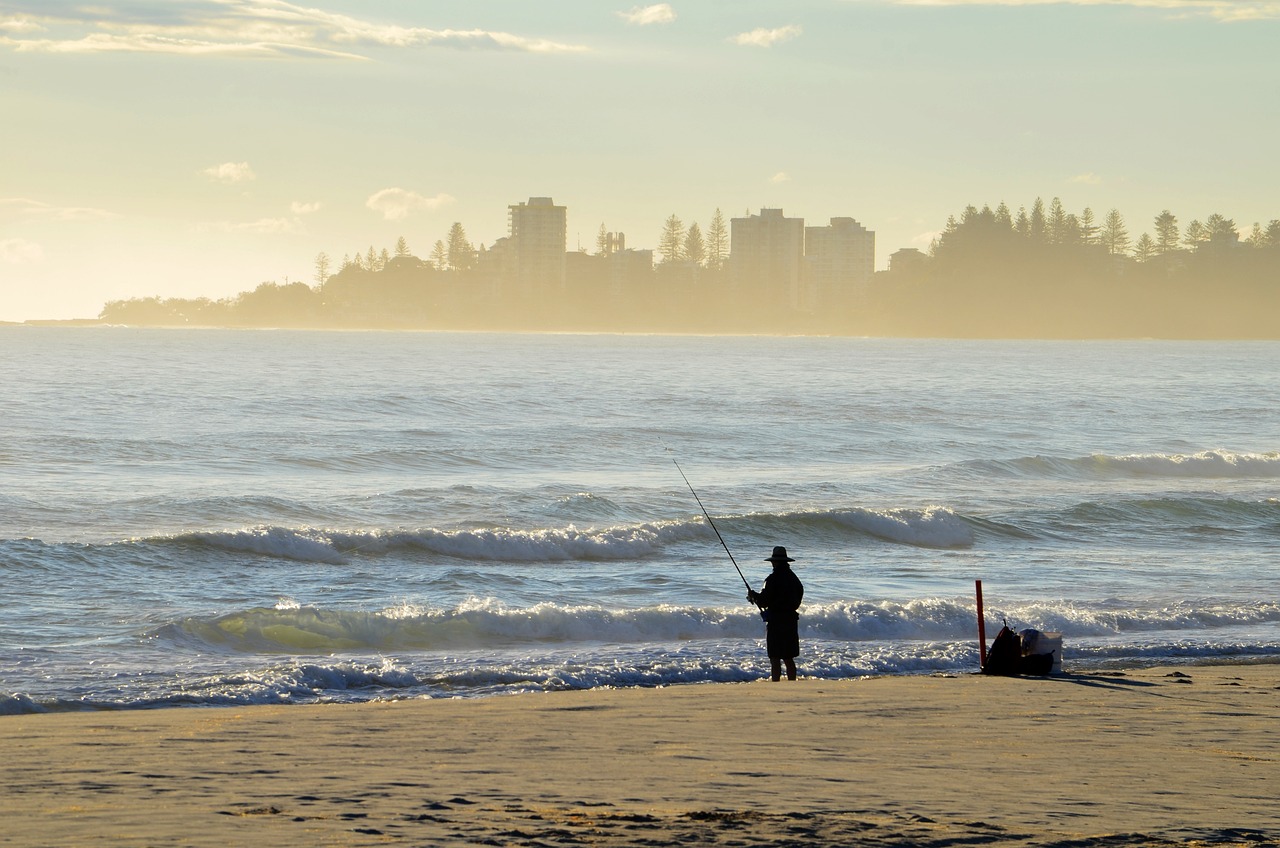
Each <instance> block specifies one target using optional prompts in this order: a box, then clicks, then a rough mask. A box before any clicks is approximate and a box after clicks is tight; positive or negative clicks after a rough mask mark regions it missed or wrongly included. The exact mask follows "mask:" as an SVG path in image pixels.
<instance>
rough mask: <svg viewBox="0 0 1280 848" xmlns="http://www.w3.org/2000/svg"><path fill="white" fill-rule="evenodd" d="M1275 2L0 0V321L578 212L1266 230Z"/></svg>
mask: <svg viewBox="0 0 1280 848" xmlns="http://www.w3.org/2000/svg"><path fill="white" fill-rule="evenodd" d="M1277 46H1280V0H990V2H987V0H767V1H766V0H673V2H670V3H658V4H648V3H640V4H631V3H628V2H611V0H546V2H542V3H533V2H529V0H380V2H377V3H369V2H354V0H311V2H306V0H303V2H298V3H294V2H285V1H284V0H123V2H120V1H118V0H117V2H111V3H109V4H107V3H77V2H63V0H0V320H8V321H22V320H31V319H54V318H80V317H94V316H96V315H97V314H98V312H99V311H100V310H101V308H102V306H103V304H104V303H105V302H107V301H108V300H114V299H121V298H132V297H147V296H161V297H210V298H214V299H217V298H222V297H229V296H233V295H235V294H236V293H238V292H241V291H247V290H251V289H253V288H255V287H256V286H257V285H258V284H259V283H261V282H265V281H273V282H278V283H285V282H298V281H301V282H306V283H309V284H312V283H314V282H315V274H316V261H315V260H316V256H317V255H318V254H319V253H321V252H324V253H327V254H328V255H329V256H330V257H332V259H333V262H334V265H335V267H336V265H337V264H339V263H340V261H341V258H342V257H343V256H344V255H348V254H355V253H357V252H359V253H362V254H363V253H365V252H367V250H368V248H369V247H373V248H375V250H376V251H378V252H380V251H381V250H382V249H384V248H386V249H388V250H394V248H395V244H396V241H397V239H398V238H400V237H403V238H404V239H405V240H406V242H407V243H408V245H409V248H410V250H411V251H412V252H413V253H414V254H416V255H418V256H420V257H424V258H425V257H427V256H429V254H430V252H431V248H432V245H434V243H435V242H436V240H438V239H444V238H445V237H446V235H447V233H448V231H449V228H450V226H451V225H452V224H453V223H454V222H460V223H461V224H462V225H463V227H464V228H465V230H466V232H467V235H468V237H469V238H470V239H471V241H473V242H474V243H476V244H477V245H479V244H484V245H486V246H487V245H492V244H493V242H494V241H495V240H496V239H498V238H500V237H502V236H505V235H506V234H507V207H508V206H509V205H511V204H514V203H519V202H521V201H526V200H528V198H530V197H535V196H536V197H552V198H554V200H555V202H556V203H557V204H561V205H564V206H566V207H567V208H568V234H569V235H568V240H569V244H568V249H570V250H573V249H576V248H578V247H579V246H581V247H583V248H586V249H588V250H594V249H595V238H596V233H597V232H598V231H599V229H600V226H601V225H602V224H603V225H605V226H606V227H607V229H608V230H610V231H614V232H623V233H625V234H626V238H627V245H628V246H629V247H636V248H653V247H656V245H657V242H658V236H659V233H660V232H661V229H662V225H663V222H664V221H665V220H666V219H667V218H668V217H669V216H671V215H673V214H674V215H676V216H678V217H679V218H680V219H681V220H682V221H683V222H684V223H685V224H686V225H687V224H689V223H693V222H697V223H698V224H699V225H700V226H701V227H702V229H703V230H704V232H705V230H706V229H707V226H708V222H709V221H710V219H711V217H712V215H713V214H714V212H715V211H716V210H717V209H720V210H721V211H722V212H723V214H724V216H725V218H726V219H728V218H732V217H739V216H743V215H745V214H747V213H748V212H752V213H758V212H759V210H760V209H761V208H764V207H769V208H782V209H783V210H784V212H785V214H787V215H788V216H789V217H801V218H804V219H805V220H806V223H808V224H811V225H812V224H825V223H827V222H828V220H829V219H830V218H832V217H837V216H849V217H853V218H856V219H857V220H858V221H859V222H860V223H862V224H863V225H864V226H866V227H867V228H868V229H871V230H873V231H875V233H876V264H877V267H879V268H883V267H885V266H886V264H887V261H888V257H889V254H891V253H892V252H893V251H895V250H898V249H900V248H904V247H915V248H919V249H922V250H924V249H927V248H928V246H929V243H930V241H931V240H932V238H933V236H934V234H936V233H937V232H938V231H940V230H941V229H942V228H943V227H944V226H945V224H946V220H947V217H948V216H950V215H956V216H959V215H960V214H961V213H962V212H963V210H964V208H965V206H967V205H970V204H973V205H975V206H978V207H981V206H982V205H984V204H990V205H991V206H992V207H995V206H996V205H997V204H999V203H1000V202H1002V201H1003V202H1005V203H1006V204H1008V205H1009V207H1010V208H1011V209H1012V210H1013V211H1014V213H1015V214H1016V212H1017V210H1018V208H1019V207H1020V206H1025V207H1027V208H1028V209H1029V208H1030V207H1031V205H1032V204H1033V203H1034V201H1035V199H1036V198H1037V197H1039V198H1043V199H1044V201H1045V203H1046V205H1047V204H1048V203H1049V202H1050V200H1051V199H1052V198H1054V197H1058V198H1061V200H1062V203H1063V204H1064V206H1065V207H1066V208H1067V210H1068V211H1071V212H1076V213H1079V212H1080V211H1082V210H1083V209H1084V208H1085V207H1089V208H1091V209H1092V210H1093V211H1094V214H1095V216H1096V217H1097V218H1099V219H1101V218H1103V217H1104V216H1105V214H1106V212H1108V211H1109V210H1111V209H1113V208H1114V209H1118V210H1119V211H1120V212H1121V213H1122V214H1123V215H1124V217H1125V221H1126V223H1127V225H1128V229H1129V231H1130V234H1131V235H1132V236H1133V237H1134V238H1135V239H1136V237H1137V236H1138V235H1140V234H1141V233H1142V232H1146V231H1150V230H1151V229H1152V227H1151V221H1152V219H1153V218H1154V217H1155V216H1156V215H1157V214H1159V213H1160V212H1161V211H1162V210H1164V209H1169V210H1172V211H1173V212H1174V213H1175V214H1176V215H1177V216H1178V218H1179V221H1180V222H1181V223H1183V224H1184V225H1185V224H1186V223H1189V222H1190V221H1191V220H1192V219H1199V220H1203V219H1204V218H1206V217H1207V216H1208V215H1210V214H1212V213H1219V214H1222V215H1225V216H1226V217H1228V218H1231V219H1233V220H1234V221H1235V222H1236V223H1237V225H1238V226H1239V227H1240V229H1241V232H1242V235H1248V233H1249V230H1250V229H1251V227H1252V225H1253V223H1254V222H1255V221H1256V222H1261V223H1263V224H1264V225H1265V224H1266V223H1267V222H1268V221H1270V220H1272V219H1276V218H1280V168H1278V167H1277V166H1276V164H1275V161H1274V154H1275V151H1276V150H1278V149H1280V108H1278V107H1277V104H1278V103H1280V58H1277V56H1280V52H1278V51H1277Z"/></svg>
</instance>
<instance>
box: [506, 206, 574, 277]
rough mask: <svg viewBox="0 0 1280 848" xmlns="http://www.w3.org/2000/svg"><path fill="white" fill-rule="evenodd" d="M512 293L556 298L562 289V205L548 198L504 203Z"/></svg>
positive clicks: (563, 235)
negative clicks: (505, 205)
mask: <svg viewBox="0 0 1280 848" xmlns="http://www.w3.org/2000/svg"><path fill="white" fill-rule="evenodd" d="M507 209H508V215H507V219H508V226H509V230H510V233H511V235H510V239H511V254H512V269H511V273H512V274H513V275H514V280H513V281H512V282H513V283H514V292H513V293H514V294H517V295H519V296H521V297H527V298H532V299H539V298H544V297H560V296H562V295H563V294H564V288H565V260H564V254H565V243H566V232H567V216H566V214H565V207H563V206H556V205H555V203H554V202H552V200H551V198H549V197H531V198H529V202H528V203H518V204H515V205H513V206H508V207H507Z"/></svg>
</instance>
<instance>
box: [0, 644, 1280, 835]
mask: <svg viewBox="0 0 1280 848" xmlns="http://www.w3.org/2000/svg"><path fill="white" fill-rule="evenodd" d="M1277 708H1280V664H1276V663H1267V662H1260V663H1244V664H1202V665H1179V666H1159V667H1151V668H1139V669H1129V670H1125V671H1095V672H1089V673H1082V674H1072V673H1066V674H1062V675H1053V676H1050V677H1045V678H1039V677H1034V678H1033V677H1015V678H997V677H983V676H982V675H978V674H976V673H975V674H962V675H937V676H923V675H897V676H886V677H870V678H862V679H858V680H848V681H828V680H815V679H804V678H802V679H801V680H800V681H798V682H796V683H787V682H785V681H784V682H782V683H778V684H772V683H769V682H767V681H758V682H753V683H745V684H690V685H686V686H672V687H665V688H656V689H595V690H575V691H564V692H554V693H532V694H521V695H512V696H506V697H496V696H495V697H492V698H477V699H448V700H443V699H434V700H427V699H417V700H402V701H381V702H367V703H359V704H317V705H263V706H251V707H218V708H210V709H174V708H166V709H157V710H125V711H111V712H87V713H85V712H74V713H69V712H59V713H44V714H30V713H28V714H21V715H14V716H6V717H0V756H4V757H5V761H6V763H7V768H6V769H5V772H4V777H3V792H0V812H3V815H4V820H5V822H6V825H7V828H6V830H7V839H8V842H7V844H15V845H48V844H64V845H65V844H83V843H85V842H90V841H112V842H123V843H125V844H162V843H164V844H184V845H226V844H277V845H312V844H342V845H379V844H388V843H395V842H399V841H400V840H406V841H405V842H404V843H402V844H432V845H445V844H450V845H452V844H456V845H464V844H477V843H486V842H487V843H490V844H511V845H524V844H529V845H577V844H597V843H607V844H611V845H685V844H691V843H692V844H710V845H717V844H726V845H727V844H735V845H790V844H797V843H800V844H805V843H808V844H842V845H863V844H866V845H870V844H884V843H885V842H889V843H890V844H893V843H898V844H913V845H931V844H933V845H943V844H956V843H964V842H980V843H982V844H986V845H996V846H1001V845H1010V846H1012V845H1031V844H1036V845H1041V844H1054V843H1065V842H1071V844H1073V845H1077V846H1083V845H1093V844H1096V845H1104V844H1105V845H1107V846H1113V845H1139V844H1141V845H1152V844H1190V843H1193V842H1200V841H1217V842H1222V841H1226V842H1237V843H1244V842H1248V843H1249V844H1251V845H1280V812H1276V811H1275V810H1274V807H1275V805H1274V803H1273V797H1272V796H1273V795H1274V786H1275V785H1277V784H1276V781H1277V780H1278V779H1280V735H1278V734H1276V733H1275V732H1274V722H1275V716H1276V715H1277V714H1280V710H1278V709H1277Z"/></svg>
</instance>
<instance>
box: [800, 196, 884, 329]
mask: <svg viewBox="0 0 1280 848" xmlns="http://www.w3.org/2000/svg"><path fill="white" fill-rule="evenodd" d="M804 256H805V273H806V279H805V283H806V285H805V289H806V290H807V294H808V297H809V298H811V300H812V303H811V305H810V308H812V309H817V310H825V309H828V308H832V307H847V306H850V305H852V304H855V303H857V302H858V301H859V300H860V299H861V298H862V296H864V295H865V294H866V291H867V286H868V285H870V283H871V278H872V276H873V275H874V274H875V270H876V234H875V233H874V232H871V231H870V230H868V229H867V228H866V227H864V226H862V225H861V224H859V223H858V222H857V221H855V220H854V219H852V218H832V219H831V223H830V224H828V225H827V226H825V227H805V228H804Z"/></svg>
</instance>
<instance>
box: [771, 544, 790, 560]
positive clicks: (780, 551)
mask: <svg viewBox="0 0 1280 848" xmlns="http://www.w3.org/2000/svg"><path fill="white" fill-rule="evenodd" d="M765 562H795V560H793V559H792V558H791V557H789V556H787V549H786V548H784V547H783V546H782V545H774V546H773V556H771V557H769V558H768V559H766V560H765Z"/></svg>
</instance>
